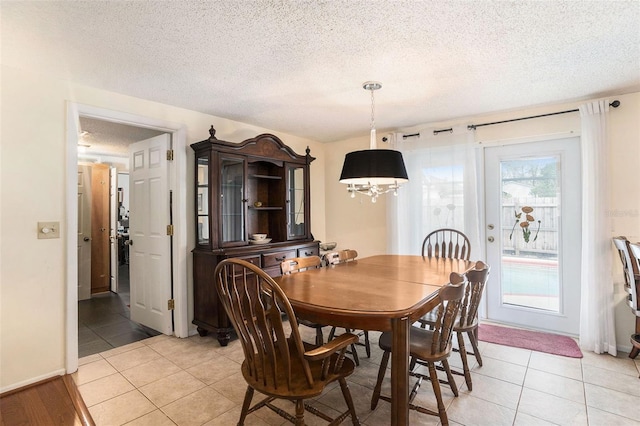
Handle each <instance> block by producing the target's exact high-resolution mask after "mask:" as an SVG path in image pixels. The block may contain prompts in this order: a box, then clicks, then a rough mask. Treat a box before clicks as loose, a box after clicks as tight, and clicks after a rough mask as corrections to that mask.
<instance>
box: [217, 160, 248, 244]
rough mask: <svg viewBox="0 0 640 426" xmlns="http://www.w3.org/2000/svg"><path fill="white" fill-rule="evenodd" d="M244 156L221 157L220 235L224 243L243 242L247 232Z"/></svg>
mask: <svg viewBox="0 0 640 426" xmlns="http://www.w3.org/2000/svg"><path fill="white" fill-rule="evenodd" d="M245 165H246V162H245V160H244V159H243V158H237V157H231V156H224V157H221V158H220V217H221V219H222V220H221V221H220V226H221V229H220V235H221V242H222V244H225V243H234V242H243V241H245V240H246V232H245V223H246V221H245V201H246V200H245V186H244V185H245V169H246V166H245Z"/></svg>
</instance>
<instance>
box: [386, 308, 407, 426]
mask: <svg viewBox="0 0 640 426" xmlns="http://www.w3.org/2000/svg"><path fill="white" fill-rule="evenodd" d="M410 326H411V322H410V321H409V318H394V319H393V320H391V331H392V336H393V341H392V349H391V424H392V425H394V426H395V425H405V426H407V425H408V424H409V327H410Z"/></svg>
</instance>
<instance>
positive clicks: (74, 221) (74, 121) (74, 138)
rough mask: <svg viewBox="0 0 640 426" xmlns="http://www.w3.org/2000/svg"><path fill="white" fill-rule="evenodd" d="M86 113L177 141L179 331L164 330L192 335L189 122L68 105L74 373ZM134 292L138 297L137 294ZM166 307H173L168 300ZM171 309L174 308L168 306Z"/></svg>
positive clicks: (71, 366) (70, 362)
mask: <svg viewBox="0 0 640 426" xmlns="http://www.w3.org/2000/svg"><path fill="white" fill-rule="evenodd" d="M80 117H88V118H94V119H98V120H102V121H106V122H110V123H119V124H127V125H130V126H134V127H140V128H144V129H153V130H156V131H158V132H161V133H165V134H169V135H170V136H171V140H172V143H173V149H174V150H175V154H174V157H173V163H172V166H171V167H170V170H169V173H168V180H169V185H168V186H169V190H170V191H171V192H172V194H173V196H172V197H173V200H174V204H173V205H174V206H175V209H174V212H173V213H174V214H173V218H172V220H173V231H174V232H173V236H172V237H171V243H170V245H171V251H172V253H174V256H173V257H172V260H171V261H170V262H169V263H170V273H168V274H167V275H168V276H170V281H171V283H172V284H170V285H171V289H170V290H171V292H172V297H173V299H174V306H175V308H174V310H173V318H174V327H173V330H169V329H166V328H165V329H163V333H164V334H174V335H175V336H177V337H188V335H189V323H188V319H187V317H188V308H187V301H188V296H187V267H186V265H187V264H188V262H187V254H188V250H187V234H186V228H187V226H186V222H187V221H186V217H187V208H188V206H187V202H186V198H187V197H186V181H187V178H186V176H187V170H186V169H187V161H186V148H185V147H186V128H185V127H184V125H181V124H177V123H173V122H169V121H166V120H160V119H153V118H149V117H145V116H140V115H135V114H130V113H124V112H120V111H114V110H109V109H105V108H99V107H94V106H90V105H84V104H78V103H73V102H68V103H67V122H66V130H67V137H66V138H67V164H68V165H69V167H67V176H66V187H67V191H66V192H67V198H66V206H67V207H66V210H67V220H66V223H65V227H66V228H65V233H66V241H67V242H66V258H67V267H66V270H67V297H66V306H67V308H66V310H67V316H66V318H67V320H66V336H67V340H66V341H67V344H66V371H67V372H68V373H73V372H75V371H76V370H77V369H78V353H79V351H78V337H79V336H78V294H79V287H78V283H79V279H78V262H79V253H78V244H77V239H78V224H79V212H78V199H77V188H78V184H79V179H78V178H79V177H78V171H77V167H76V166H75V165H76V164H78V160H79V154H80V152H79V151H80V150H81V149H82V147H79V146H78V141H79V134H80V129H81V126H80ZM132 296H133V295H132ZM165 308H167V305H166V301H165ZM167 310H168V309H167Z"/></svg>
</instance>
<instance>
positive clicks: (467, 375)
mask: <svg viewBox="0 0 640 426" xmlns="http://www.w3.org/2000/svg"><path fill="white" fill-rule="evenodd" d="M456 337H457V338H458V350H459V351H460V358H462V370H463V371H464V381H465V382H466V383H467V389H469V390H470V391H471V390H473V384H472V383H471V372H470V371H469V361H468V360H467V350H466V348H465V347H464V335H463V334H462V332H460V331H458V332H457V334H456Z"/></svg>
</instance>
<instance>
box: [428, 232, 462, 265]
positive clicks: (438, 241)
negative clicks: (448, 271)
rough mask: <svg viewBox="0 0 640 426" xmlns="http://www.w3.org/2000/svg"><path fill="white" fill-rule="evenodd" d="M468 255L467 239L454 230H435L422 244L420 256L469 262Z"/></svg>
mask: <svg viewBox="0 0 640 426" xmlns="http://www.w3.org/2000/svg"><path fill="white" fill-rule="evenodd" d="M470 255H471V243H470V242H469V238H467V236H466V235H464V234H463V233H462V232H460V231H458V230H456V229H450V228H442V229H436V230H435V231H433V232H431V233H429V234H428V235H427V236H426V237H425V239H424V241H423V242H422V256H426V257H436V258H438V257H442V258H445V259H464V260H469V256H470Z"/></svg>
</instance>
